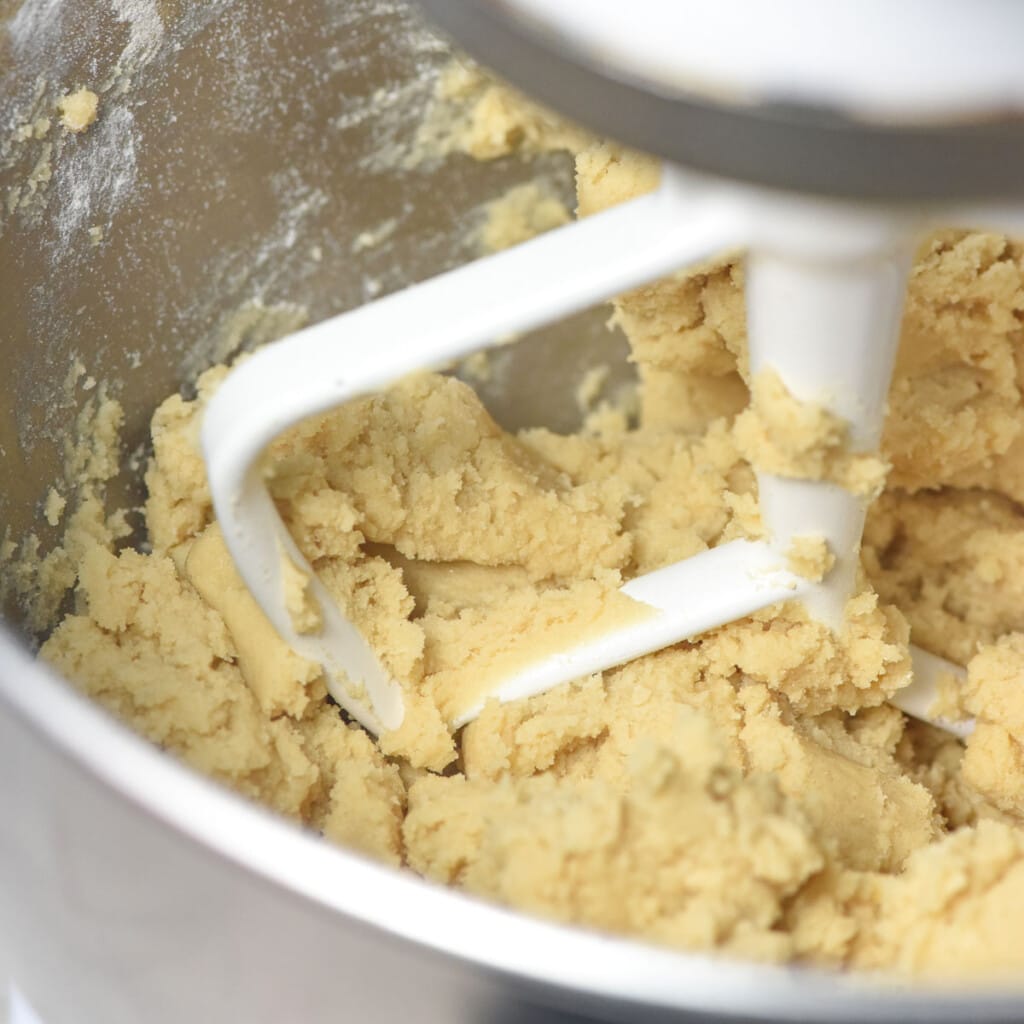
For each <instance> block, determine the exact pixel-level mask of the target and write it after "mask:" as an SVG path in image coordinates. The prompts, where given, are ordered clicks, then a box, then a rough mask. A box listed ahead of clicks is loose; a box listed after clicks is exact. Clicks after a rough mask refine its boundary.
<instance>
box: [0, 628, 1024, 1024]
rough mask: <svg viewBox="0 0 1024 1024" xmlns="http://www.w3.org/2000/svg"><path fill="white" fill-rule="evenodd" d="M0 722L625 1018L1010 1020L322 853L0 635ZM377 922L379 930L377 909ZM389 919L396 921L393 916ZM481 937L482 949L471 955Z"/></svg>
mask: <svg viewBox="0 0 1024 1024" xmlns="http://www.w3.org/2000/svg"><path fill="white" fill-rule="evenodd" d="M0 713H3V714H6V715H11V716H13V717H15V718H17V719H19V720H20V722H21V723H22V724H23V725H24V726H26V727H28V728H29V729H30V730H31V731H32V732H33V733H34V735H35V737H36V739H37V740H38V741H39V742H40V743H43V744H46V745H48V746H49V747H51V748H53V749H55V750H56V751H59V752H60V753H62V754H63V755H64V756H65V757H67V758H68V759H70V760H72V761H73V762H74V763H75V764H76V766H78V767H79V768H81V769H84V770H85V771H88V772H89V773H90V774H91V775H92V776H93V777H94V778H95V779H96V780H98V781H99V782H101V783H102V784H104V785H106V786H108V787H109V788H110V789H112V790H114V791H115V792H116V793H117V794H119V795H120V796H121V797H122V798H124V799H125V800H126V801H127V802H129V803H131V804H133V805H134V806H135V807H136V808H137V809H138V810H139V811H140V812H142V813H144V814H146V815H148V816H149V817H151V818H154V819H156V820H158V821H160V822H162V823H163V824H164V825H166V826H169V827H170V828H172V829H173V830H175V831H176V832H178V833H179V834H181V835H183V836H185V837H187V838H188V839H190V840H191V841H192V842H194V843H196V844H197V845H199V846H201V847H203V848H205V849H206V850H208V851H213V852H214V853H215V854H217V855H219V857H220V858H221V859H222V860H226V861H228V862H230V863H233V864H235V865H237V866H238V867H241V868H243V869H244V870H246V871H247V872H249V873H250V874H251V875H253V876H256V877H258V878H261V879H263V880H264V881H265V882H267V883H269V884H271V885H274V886H275V887H277V888H278V889H280V890H284V891H287V892H291V893H293V894H294V895H296V896H299V897H302V898H304V899H305V900H306V901H308V902H310V903H312V904H314V905H316V906H319V907H322V908H325V909H326V910H328V911H329V912H332V913H338V914H341V915H343V916H345V917H348V918H350V919H352V920H353V921H354V922H356V923H358V924H359V925H360V926H367V927H371V928H373V929H375V930H377V931H379V932H383V933H385V934H387V935H390V936H393V937H396V938H399V939H403V940H405V941H407V942H410V943H413V944H415V945H417V946H419V947H422V948H424V949H429V950H432V951H434V952H440V953H442V954H446V955H447V956H449V957H451V958H455V959H458V960H462V961H465V962H468V963H470V964H472V965H474V966H476V967H480V968H487V969H490V970H492V971H495V972H498V973H499V974H502V975H505V976H512V977H514V978H518V979H519V980H521V981H524V982H529V983H532V984H533V985H534V986H539V987H541V988H547V989H556V990H562V991H563V992H564V993H567V994H571V995H575V996H582V997H584V998H588V999H590V1000H593V999H594V998H595V997H596V998H598V999H606V1000H611V1001H613V1002H616V1003H621V1004H626V1005H633V1006H634V1007H636V1008H637V1009H640V1008H649V1009H660V1010H675V1011H691V1012H703V1013H718V1014H723V1015H735V1014H743V1015H745V1016H746V1017H748V1018H751V1017H752V1018H756V1019H765V1020H770V1019H772V1018H773V1017H775V1018H777V1017H780V1016H781V1017H785V1018H786V1019H790V1020H817V1019H821V1018H822V1017H823V1016H829V1017H831V1018H832V1019H836V1020H842V1019H849V1020H854V1019H859V1020H863V1019H865V1017H866V1015H867V1018H868V1019H872V1020H886V1019H891V1020H893V1021H896V1020H904V1021H905V1020H909V1019H915V1017H917V1016H920V1017H921V1018H922V1019H927V1020H932V1021H946V1020H948V1021H955V1020H963V1019H966V1015H970V1019H973V1020H982V1019H984V1020H993V1021H994V1020H1007V1021H1009V1020H1019V1019H1020V1017H1021V1015H1022V1013H1024V993H1021V992H1017V993H1014V992H1013V991H1011V990H993V989H983V988H977V987H975V988H970V989H968V988H964V989H953V990H946V989H942V990H940V991H936V990H934V989H933V990H931V991H930V992H929V991H927V990H926V989H924V988H923V987H922V986H921V985H920V984H914V983H909V984H908V983H905V982H902V981H900V982H899V983H898V985H894V984H893V979H892V978H891V977H888V978H885V977H878V978H874V977H872V976H868V975H863V974H862V975H856V974H841V973H838V972H830V971H826V970H823V969H820V968H815V967H809V966H802V965H799V966H772V965H760V964H752V963H743V962H740V961H730V960H726V959H723V958H719V957H715V956H711V955H708V954H697V953H685V952H679V951H675V950H670V949H666V948H659V947H656V946H652V945H650V944H647V943H645V942H642V941H640V940H636V939H630V938H622V937H617V936H611V935H606V934H602V933H598V932H595V931H588V930H585V929H583V928H578V927H573V926H569V925H562V924H557V923H553V922H549V921H544V920H542V919H539V918H533V917H530V916H528V915H526V914H522V913H520V912H517V911H513V910H510V909H506V908H503V907H500V906H498V905H495V904H490V903H487V902H485V901H483V900H481V899H478V898H475V897H473V896H470V895H467V894H465V893H461V892H458V891H454V890H451V889H449V888H447V887H445V886H442V885H439V884H437V883H433V882H430V881H428V880H425V879H422V878H420V877H418V876H414V875H413V874H412V873H411V872H409V871H399V870H396V869H394V868H392V867H389V866H388V865H385V864H381V863H377V862H375V861H373V860H371V859H369V858H367V857H364V856H362V855H360V854H357V853H353V852H351V851H348V850H345V849H342V848H340V847H338V846H335V845H334V844H332V843H329V842H325V841H324V840H323V839H322V838H320V837H318V836H316V835H315V834H313V833H312V832H309V831H308V830H304V829H303V828H302V827H301V826H299V825H297V824H295V823H293V822H290V821H288V820H286V819H284V818H282V817H279V816H277V815H276V814H274V813H273V812H272V811H270V810H268V809H266V808H263V807H260V806H259V805H257V804H255V803H253V802H250V801H248V800H246V799H245V798H244V797H242V796H240V795H238V794H236V793H233V792H231V791H230V790H229V789H227V788H226V787H224V786H222V785H220V784H219V783H216V782H214V781H213V780H211V779H208V778H206V777H204V776H202V775H200V774H199V773H198V772H196V771H195V770H193V769H191V768H189V767H188V766H187V765H185V764H184V763H182V762H179V761H177V760H176V759H175V758H174V757H173V756H172V755H169V754H167V753H165V752H163V751H161V750H160V749H159V748H157V747H156V746H155V745H153V744H151V743H149V742H148V741H147V740H145V739H144V738H142V737H141V736H138V735H137V734H135V733H134V732H132V731H131V730H130V729H129V727H128V726H127V725H125V724H124V723H122V722H120V721H119V720H117V719H116V718H115V717H114V716H113V715H112V714H111V713H109V712H107V711H106V710H105V709H103V708H102V707H101V706H100V705H98V704H96V703H94V702H92V701H91V700H89V699H88V698H87V697H85V696H84V695H82V694H80V693H79V692H77V691H76V690H75V689H74V688H73V687H72V686H71V685H70V684H69V683H68V682H67V680H65V679H64V678H63V677H62V676H60V675H59V674H58V673H57V672H56V671H55V670H53V669H52V668H50V667H49V666H47V665H46V664H45V663H43V662H40V661H38V660H35V659H33V658H32V657H31V656H30V654H29V652H28V651H27V650H26V649H25V648H24V646H23V645H22V644H21V643H20V642H19V641H18V640H16V639H15V637H14V636H13V634H12V633H11V632H10V631H9V629H8V628H6V627H5V626H3V625H0ZM384 905H387V906H388V907H389V914H388V919H387V920H386V921H382V920H380V919H379V916H378V913H377V912H378V910H379V908H380V907H381V906H384ZM398 908H400V909H398ZM481 937H484V941H481Z"/></svg>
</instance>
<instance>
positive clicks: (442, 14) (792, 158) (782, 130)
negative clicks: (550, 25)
mask: <svg viewBox="0 0 1024 1024" xmlns="http://www.w3.org/2000/svg"><path fill="white" fill-rule="evenodd" d="M420 2H421V4H422V6H423V7H424V8H425V9H426V11H427V12H428V14H429V15H430V17H431V18H432V19H433V20H434V21H435V22H436V23H437V25H438V26H440V27H441V28H442V29H443V30H444V31H446V32H448V33H450V34H451V36H452V37H453V38H454V39H455V40H456V41H457V42H458V43H459V44H460V45H461V46H462V47H464V48H465V49H466V51H468V52H469V53H470V54H471V55H472V56H473V57H474V58H476V59H478V60H479V61H481V62H482V63H483V64H485V65H486V66H487V67H489V68H492V69H494V70H495V71H496V72H498V73H499V74H501V75H502V76H504V77H505V78H506V79H507V80H508V81H510V82H511V83H513V84H514V85H516V86H517V87H519V88H521V89H522V90H524V91H525V92H527V93H528V94H530V95H531V96H534V97H536V98H537V99H538V100H540V101H541V102H543V103H546V104H548V105H550V106H551V107H552V108H554V109H556V110H558V111H559V112H561V113H563V114H565V115H566V116H568V117H570V118H572V119H574V120H576V121H578V122H579V123H580V124H583V125H586V126H587V127H589V128H592V129H595V130H597V131H599V132H601V133H602V134H604V135H608V136H611V137H613V138H616V139H619V140H620V141H622V142H624V143H626V144H628V145H630V146H633V147H635V148H637V149H640V150H644V151H646V152H649V153H653V154H655V155H656V156H659V157H662V158H664V159H666V160H670V161H673V162H675V163H679V164H682V165H684V166H689V167H693V168H696V169H698V170H702V171H707V172H710V173H713V174H717V175H722V176H724V177H728V178H735V179H738V180H741V181H747V182H752V183H756V184H759V185H766V186H769V187H775V188H782V189H790V190H795V191H800V192H810V193H817V194H820V195H831V196H837V197H844V198H851V199H854V198H856V199H873V200H919V201H920V200H924V201H929V200H944V199H978V198H982V197H985V198H995V197H1012V196H1022V195H1024V116H1022V115H1021V114H1019V113H1016V114H1014V113H1011V114H1007V113H1006V112H1005V111H1003V112H999V111H995V112H993V114H992V115H991V116H987V117H976V118H972V119H970V120H964V119H963V118H958V119H956V120H953V121H943V120H932V121H930V122H929V123H918V124H910V125H908V124H905V123H904V124H899V125H894V124H884V123H879V122H868V121H866V120H863V119H858V118H854V117H852V116H850V115H849V114H848V113H844V112H843V111H840V110H837V109H830V108H827V107H815V106H810V105H800V104H777V103H762V104H756V105H754V104H749V105H748V104H742V103H724V102H721V101H720V100H716V99H712V98H709V97H704V96H701V95H699V94H697V93H690V94H681V93H678V92H677V93H674V94H673V95H671V96H670V95H665V94H661V93H659V92H658V91H656V90H655V89H654V88H652V87H651V86H650V85H648V84H646V83H639V82H638V81H636V79H635V76H630V75H629V73H628V72H626V71H624V70H622V69H620V68H617V67H616V66H614V65H613V64H612V63H610V62H609V60H608V59H607V58H598V57H597V56H592V55H588V54H586V53H585V52H584V51H582V50H576V51H574V52H568V51H567V50H566V49H565V48H564V47H561V46H559V44H558V42H557V40H556V39H555V38H553V37H550V36H547V35H545V34H544V33H543V32H541V31H539V30H538V29H537V28H536V27H535V26H533V25H531V24H530V23H529V22H527V21H526V20H525V19H524V18H521V17H520V16H518V14H517V12H516V11H515V10H513V9H512V7H511V6H509V5H506V4H503V3H491V2H481V0H420Z"/></svg>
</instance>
